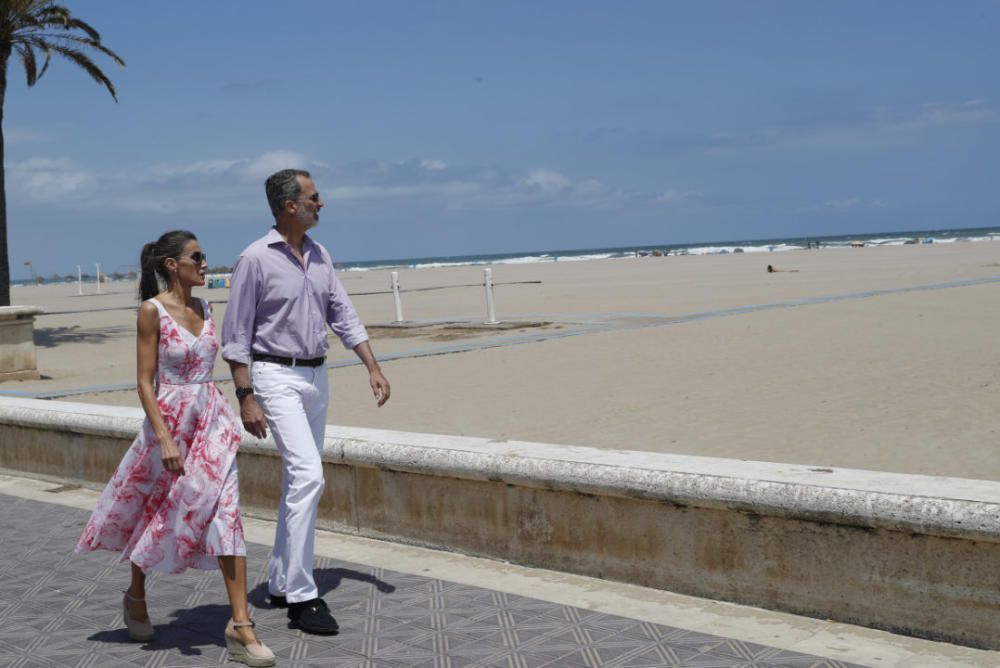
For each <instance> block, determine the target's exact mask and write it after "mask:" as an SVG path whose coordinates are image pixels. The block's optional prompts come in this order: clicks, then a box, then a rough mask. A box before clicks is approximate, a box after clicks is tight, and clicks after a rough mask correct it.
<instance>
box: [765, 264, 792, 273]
mask: <svg viewBox="0 0 1000 668" xmlns="http://www.w3.org/2000/svg"><path fill="white" fill-rule="evenodd" d="M778 271H787V272H797V271H798V269H778V268H777V267H772V266H771V265H767V273H769V274H773V273H775V272H778Z"/></svg>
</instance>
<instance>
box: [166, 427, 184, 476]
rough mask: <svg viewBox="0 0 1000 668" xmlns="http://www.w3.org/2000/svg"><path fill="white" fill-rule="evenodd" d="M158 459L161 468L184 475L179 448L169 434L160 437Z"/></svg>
mask: <svg viewBox="0 0 1000 668" xmlns="http://www.w3.org/2000/svg"><path fill="white" fill-rule="evenodd" d="M160 461H162V462H163V468H165V469H167V470H168V471H170V472H171V473H173V474H174V475H184V460H183V459H181V449H180V448H179V447H177V443H176V442H175V441H174V439H173V438H172V437H171V436H167V437H166V438H161V439H160Z"/></svg>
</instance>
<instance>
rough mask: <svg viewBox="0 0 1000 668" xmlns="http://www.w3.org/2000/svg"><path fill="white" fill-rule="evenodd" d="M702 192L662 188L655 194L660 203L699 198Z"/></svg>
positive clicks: (702, 195) (702, 194) (674, 202)
mask: <svg viewBox="0 0 1000 668" xmlns="http://www.w3.org/2000/svg"><path fill="white" fill-rule="evenodd" d="M704 196H705V195H704V193H702V192H701V191H698V190H674V189H672V188H671V189H670V190H663V191H661V192H658V193H657V194H656V201H657V202H660V203H662V204H677V203H679V202H683V201H684V200H691V199H700V198H702V197H704Z"/></svg>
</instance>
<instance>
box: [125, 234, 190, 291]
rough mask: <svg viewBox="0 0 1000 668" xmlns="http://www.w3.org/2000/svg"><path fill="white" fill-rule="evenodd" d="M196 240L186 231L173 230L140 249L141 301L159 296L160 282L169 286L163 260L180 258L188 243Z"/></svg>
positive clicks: (168, 278) (168, 277)
mask: <svg viewBox="0 0 1000 668" xmlns="http://www.w3.org/2000/svg"><path fill="white" fill-rule="evenodd" d="M197 240H198V239H197V237H195V236H194V235H193V234H192V233H190V232H188V231H187V230H173V231H172V232H166V233H165V234H163V236H161V237H160V238H159V239H157V240H156V241H153V242H151V243H148V244H146V245H145V246H143V247H142V253H140V254H139V298H140V299H141V300H142V301H146V300H147V299H149V298H151V297H155V296H156V295H158V294H160V289H161V288H160V281H162V282H163V284H164V285H166V286H169V284H170V276H169V275H168V274H167V268H166V266H164V264H163V262H164V260H166V259H167V258H168V257H172V258H178V257H180V255H181V253H183V252H184V247H185V246H187V244H188V242H190V241H197ZM157 277H159V280H157Z"/></svg>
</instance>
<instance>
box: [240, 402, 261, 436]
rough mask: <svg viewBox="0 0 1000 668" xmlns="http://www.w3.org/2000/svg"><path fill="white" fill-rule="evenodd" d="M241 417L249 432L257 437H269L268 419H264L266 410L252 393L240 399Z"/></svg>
mask: <svg viewBox="0 0 1000 668" xmlns="http://www.w3.org/2000/svg"><path fill="white" fill-rule="evenodd" d="M240 419H241V420H243V427H244V428H245V429H246V430H247V431H248V432H250V433H251V434H253V435H254V436H256V437H257V438H266V437H267V420H265V419H264V411H263V410H262V409H261V407H260V404H258V403H257V399H256V397H254V396H253V395H252V394H248V395H247V396H245V397H243V398H242V399H240Z"/></svg>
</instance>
